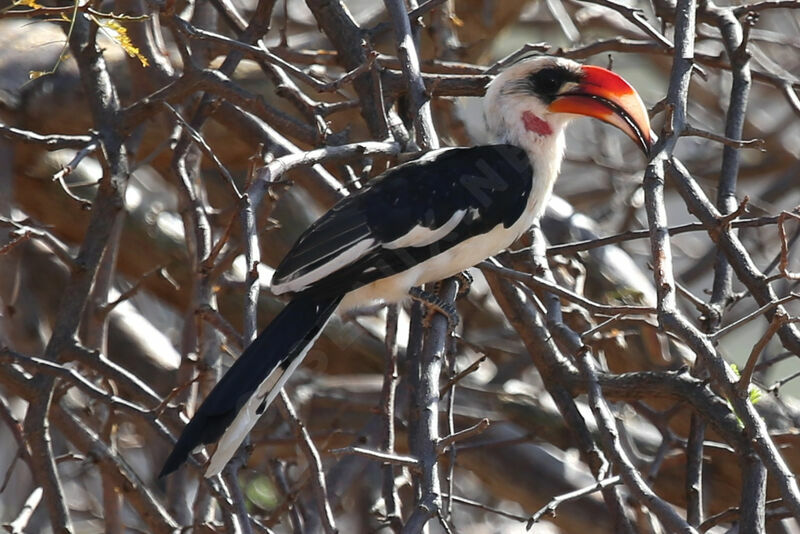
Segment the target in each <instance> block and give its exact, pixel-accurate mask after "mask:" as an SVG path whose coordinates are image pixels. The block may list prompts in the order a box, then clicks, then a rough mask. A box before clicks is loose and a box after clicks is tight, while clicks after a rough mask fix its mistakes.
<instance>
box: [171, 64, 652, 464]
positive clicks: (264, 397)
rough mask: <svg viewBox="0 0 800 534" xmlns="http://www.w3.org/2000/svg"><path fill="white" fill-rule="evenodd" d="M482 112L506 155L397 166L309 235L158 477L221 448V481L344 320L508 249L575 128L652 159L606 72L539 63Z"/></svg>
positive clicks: (645, 126)
mask: <svg viewBox="0 0 800 534" xmlns="http://www.w3.org/2000/svg"><path fill="white" fill-rule="evenodd" d="M484 100H485V112H486V120H487V123H488V126H489V129H490V131H491V133H492V134H493V135H494V136H495V138H496V139H497V141H498V142H499V143H500V144H495V145H487V146H476V147H472V148H444V149H440V150H435V151H432V152H429V153H427V154H425V155H423V156H422V157H420V158H419V159H417V160H415V161H411V162H408V163H405V164H402V165H399V166H397V167H394V168H393V169H390V170H389V171H387V172H385V173H384V174H382V175H381V176H379V177H377V178H375V179H374V180H372V181H371V182H370V183H369V184H368V185H367V186H366V187H365V188H363V189H361V190H359V191H357V192H355V193H353V194H352V195H350V196H348V197H346V198H344V199H342V200H341V201H340V202H339V203H337V204H336V205H335V206H334V207H333V208H331V210H330V211H328V212H327V213H326V214H325V215H323V216H322V217H320V218H319V219H318V220H317V221H316V222H315V223H314V224H313V225H311V227H310V228H308V230H306V231H305V232H304V233H303V235H301V236H300V238H299V239H298V240H297V243H295V245H294V247H293V248H292V249H291V251H289V253H288V254H287V255H286V257H285V258H284V259H283V261H282V262H281V264H280V265H279V266H278V268H277V269H276V271H275V274H274V276H273V279H272V292H273V293H274V294H276V295H281V294H287V295H291V297H292V298H291V300H290V301H289V303H288V304H287V305H286V307H285V308H284V309H283V311H281V313H280V314H278V316H277V317H276V318H275V319H274V320H273V321H272V323H270V324H269V325H268V326H267V327H266V328H265V329H264V331H263V332H261V334H260V335H259V336H258V338H257V339H256V340H255V341H253V343H252V344H251V345H250V346H249V347H247V349H246V350H245V351H244V353H242V355H241V356H240V357H239V358H238V359H237V360H236V362H235V363H234V364H233V366H232V367H231V368H230V369H229V370H228V372H227V373H226V374H225V375H224V376H223V377H222V379H221V380H220V381H219V383H218V384H217V385H216V386H215V387H214V389H213V390H212V391H211V393H210V394H209V395H208V397H207V398H206V399H205V401H204V402H203V404H202V405H201V406H200V408H199V409H198V410H197V412H196V413H195V414H194V417H193V418H192V420H191V421H189V423H188V424H187V425H186V428H185V429H184V431H183V433H182V434H181V436H180V438H179V439H178V442H177V444H176V445H175V448H174V449H173V451H172V453H171V454H170V455H169V457H168V458H167V461H166V463H165V464H164V467H163V469H162V471H161V475H160V476H164V475H167V474H169V473H171V472H172V471H174V470H176V469H177V468H178V467H179V466H180V465H181V464H182V463H183V462H184V461H185V460H186V458H187V456H188V455H189V453H190V452H191V451H192V450H193V449H194V448H195V447H197V446H199V445H201V444H207V443H212V442H214V441H219V443H218V445H217V448H216V450H215V451H214V453H213V454H212V456H211V460H210V462H209V465H208V468H207V470H206V476H213V475H215V474H217V473H219V472H220V471H221V470H222V469H223V468H224V467H225V465H226V464H227V462H228V461H229V460H230V458H231V457H232V456H233V454H234V453H235V452H236V449H237V448H238V447H239V445H240V444H241V443H242V441H243V440H244V438H245V437H246V436H247V434H248V433H249V432H250V430H251V429H252V428H253V426H254V425H255V423H256V421H257V420H258V418H259V417H260V415H261V414H262V413H263V412H264V410H265V409H266V408H267V406H269V404H270V403H271V402H272V400H273V399H274V398H275V396H276V395H277V394H278V392H279V391H280V389H281V387H283V385H284V383H285V382H286V380H287V379H288V378H289V376H290V375H291V373H292V372H293V371H294V370H295V369H296V368H297V366H298V365H300V362H301V361H302V360H303V357H304V356H305V354H306V352H307V351H308V350H309V348H310V347H311V345H312V344H313V343H314V341H315V340H316V339H317V337H319V335H320V333H321V332H322V329H323V328H324V327H325V324H326V323H327V322H328V320H329V319H330V317H331V315H332V314H333V313H334V311H335V310H336V309H337V308H340V309H351V308H353V307H357V306H360V305H363V304H366V303H369V302H374V301H380V300H382V301H387V302H393V301H399V300H403V299H405V298H407V297H408V295H409V290H410V289H411V288H413V287H415V286H419V285H421V284H424V283H427V282H433V281H437V280H441V279H443V278H447V277H449V276H453V275H455V274H457V273H460V272H462V271H464V270H466V269H468V268H469V267H472V266H473V265H475V264H477V263H479V262H481V261H482V260H484V259H486V258H487V257H489V256H491V255H493V254H496V253H498V252H500V251H502V250H503V249H505V248H507V247H508V246H509V245H511V244H512V243H513V242H514V241H515V240H516V239H517V238H518V237H519V236H520V235H521V234H522V233H523V232H524V231H525V230H526V229H528V228H529V227H530V226H531V224H532V223H533V222H534V221H535V220H536V219H538V218H539V217H540V216H541V214H542V212H543V211H544V208H545V204H546V203H547V200H548V198H549V196H550V193H551V191H552V189H553V184H554V182H555V180H556V177H557V176H558V173H559V169H560V167H561V160H562V158H563V155H564V148H565V146H564V145H565V140H564V129H565V127H566V126H567V123H569V122H570V120H572V119H573V118H575V117H576V116H579V115H583V116H589V117H594V118H597V119H600V120H602V121H605V122H607V123H610V124H613V125H614V126H616V127H618V128H619V129H621V130H622V131H623V132H625V133H626V134H627V135H628V136H629V137H630V138H632V139H633V140H634V142H636V143H637V145H638V146H639V147H640V148H641V149H642V150H643V151H644V152H645V153H647V152H648V151H649V149H650V124H649V120H648V117H647V110H646V109H645V107H644V104H643V103H642V100H641V98H640V97H639V95H638V94H637V93H636V91H635V90H634V89H633V88H632V87H631V86H630V85H629V84H628V83H627V82H626V81H625V80H623V79H622V78H621V77H620V76H618V75H617V74H614V73H613V72H611V71H608V70H606V69H603V68H600V67H594V66H583V65H580V64H578V63H575V62H574V61H570V60H566V59H561V58H553V57H535V58H532V59H528V60H525V61H523V62H520V63H517V64H515V65H512V66H511V67H509V68H507V69H506V70H505V71H503V72H502V73H501V74H499V75H498V76H497V77H496V78H495V79H494V80H493V81H492V82H491V83H490V84H489V87H488V89H487V91H486V96H485V97H484Z"/></svg>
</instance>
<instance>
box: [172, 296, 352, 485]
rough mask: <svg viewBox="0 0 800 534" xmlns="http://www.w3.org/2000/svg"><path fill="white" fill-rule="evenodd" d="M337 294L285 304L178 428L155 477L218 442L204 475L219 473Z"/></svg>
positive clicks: (308, 345) (335, 303) (319, 326)
mask: <svg viewBox="0 0 800 534" xmlns="http://www.w3.org/2000/svg"><path fill="white" fill-rule="evenodd" d="M341 300H342V296H337V297H331V298H320V297H312V296H310V295H305V294H302V293H301V294H299V295H297V296H296V297H295V298H293V299H292V300H291V302H289V304H287V305H286V307H285V308H284V309H283V310H282V311H281V313H279V314H278V316H277V317H275V319H274V320H273V321H272V322H271V323H270V324H269V325H268V326H267V327H266V328H265V329H264V331H263V332H261V334H260V335H259V336H258V337H257V338H256V340H255V341H253V343H251V344H250V346H249V347H247V349H246V350H245V351H244V352H243V353H242V355H241V356H239V358H238V359H237V360H236V362H234V364H233V366H231V368H230V369H228V372H227V373H225V375H224V376H223V377H222V379H221V380H220V381H219V383H217V385H216V386H214V389H212V390H211V393H209V395H208V397H206V399H205V401H204V402H203V404H202V405H201V406H200V408H198V410H197V412H196V413H195V414H194V417H192V420H191V421H189V424H187V425H186V428H184V429H183V433H181V436H180V438H178V442H177V443H176V444H175V448H174V449H172V452H171V453H170V455H169V457H168V458H167V461H166V462H164V467H163V468H162V469H161V473H160V474H159V475H158V476H159V477H163V476H166V475H168V474H170V473H172V472H173V471H175V470H176V469H178V467H180V466H181V464H182V463H183V462H185V461H186V458H187V457H188V456H189V453H190V452H191V451H192V450H193V449H194V448H195V447H197V446H199V445H200V444H205V443H212V442H214V441H217V440H218V439H220V438H222V439H221V440H220V443H219V445H218V446H217V449H216V451H215V452H214V455H213V456H212V458H211V462H210V465H209V467H208V470H207V471H206V476H213V475H215V474H217V473H219V472H220V471H221V470H222V468H223V467H225V464H227V463H228V461H229V460H230V458H231V457H232V456H233V454H234V453H235V452H236V449H237V448H238V447H239V445H240V444H241V442H242V441H243V440H244V438H245V436H247V434H248V433H249V432H250V429H251V428H253V426H254V425H255V424H256V421H257V420H258V418H259V416H260V415H261V414H262V413H263V412H264V410H266V408H267V406H269V404H270V403H271V402H272V400H273V399H274V398H275V396H276V395H277V394H278V392H279V391H280V388H281V387H283V384H284V383H285V382H286V380H287V379H288V378H289V376H290V375H291V374H292V372H293V371H294V370H295V368H296V367H297V366H298V365H300V362H302V361H303V358H304V357H305V355H306V353H307V352H308V349H310V348H311V345H313V344H314V341H316V339H317V337H319V335H320V333H321V332H322V329H323V328H324V327H325V325H326V324H327V322H328V321H329V320H330V317H331V315H332V314H333V312H334V310H335V309H336V306H338V305H339V302H340V301H341Z"/></svg>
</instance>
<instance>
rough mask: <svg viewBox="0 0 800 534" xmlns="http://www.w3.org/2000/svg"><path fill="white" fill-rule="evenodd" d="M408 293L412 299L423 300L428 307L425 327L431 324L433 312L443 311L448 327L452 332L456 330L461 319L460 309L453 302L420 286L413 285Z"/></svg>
mask: <svg viewBox="0 0 800 534" xmlns="http://www.w3.org/2000/svg"><path fill="white" fill-rule="evenodd" d="M408 294H409V295H411V298H412V299H414V300H417V301H419V302H421V303H422V304H423V305H424V306H425V307H427V308H428V311H429V313H427V314H426V315H425V328H427V327H429V326H430V322H431V319H433V313H441V314H442V315H444V316H445V317H446V318H447V326H448V329H449V330H450V331H451V332H455V330H456V327H457V326H458V323H459V321H460V319H459V317H458V311H457V310H456V307H455V306H454V305H453V304H452V303H450V302H445V301H444V300H442V299H441V298H440V297H439V296H437V295H434V294H433V293H428V292H427V291H425V290H424V289H421V288H419V287H412V288H411V289H409V290H408ZM430 312H433V313H430Z"/></svg>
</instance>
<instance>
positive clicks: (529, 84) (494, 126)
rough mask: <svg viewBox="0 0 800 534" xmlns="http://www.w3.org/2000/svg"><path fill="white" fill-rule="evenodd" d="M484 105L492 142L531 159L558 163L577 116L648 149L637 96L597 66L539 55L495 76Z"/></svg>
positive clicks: (647, 132)
mask: <svg viewBox="0 0 800 534" xmlns="http://www.w3.org/2000/svg"><path fill="white" fill-rule="evenodd" d="M484 109H485V113H486V121H487V123H488V125H489V131H490V132H491V133H492V134H493V136H494V137H495V138H496V140H497V141H499V142H503V143H509V144H512V145H516V146H518V147H520V148H523V149H525V150H526V151H527V152H528V154H529V155H530V156H531V157H532V158H534V159H537V160H539V159H541V158H546V159H545V161H553V159H555V160H557V162H558V163H560V161H561V156H562V155H563V150H564V129H565V128H566V126H567V124H568V123H569V122H570V120H572V119H574V118H575V117H577V116H579V115H585V116H589V117H594V118H597V119H600V120H602V121H605V122H608V123H611V124H613V125H614V126H616V127H618V128H620V129H621V130H622V131H624V132H625V133H626V134H627V135H628V136H629V137H631V138H632V139H633V140H634V141H636V142H637V144H638V145H639V147H640V148H641V149H642V150H644V151H645V152H647V151H648V150H649V148H650V123H649V120H648V117H647V110H646V108H645V107H644V104H643V103H642V99H641V98H640V97H639V95H638V94H637V93H636V91H635V90H634V89H633V87H631V86H630V85H629V84H628V83H627V82H626V81H625V80H623V79H622V78H621V77H620V76H619V75H617V74H614V73H613V72H611V71H609V70H606V69H603V68H601V67H594V66H588V65H587V66H584V65H581V64H579V63H576V62H574V61H571V60H569V59H564V58H556V57H549V56H538V57H534V58H531V59H527V60H525V61H521V62H519V63H516V64H514V65H512V66H510V67H508V68H507V69H505V70H504V71H503V72H502V73H501V74H499V75H498V76H497V77H496V78H495V79H494V80H493V81H492V82H491V83H490V84H489V87H488V88H487V90H486V96H485V99H484Z"/></svg>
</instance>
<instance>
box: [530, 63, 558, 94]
mask: <svg viewBox="0 0 800 534" xmlns="http://www.w3.org/2000/svg"><path fill="white" fill-rule="evenodd" d="M529 79H530V81H531V83H532V84H533V89H534V91H536V92H537V93H539V94H540V95H555V94H556V93H558V90H559V89H561V86H562V85H563V84H564V72H563V71H562V70H561V69H558V68H545V69H542V70H540V71H537V72H534V73H533V74H531V75H530V78H529Z"/></svg>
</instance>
